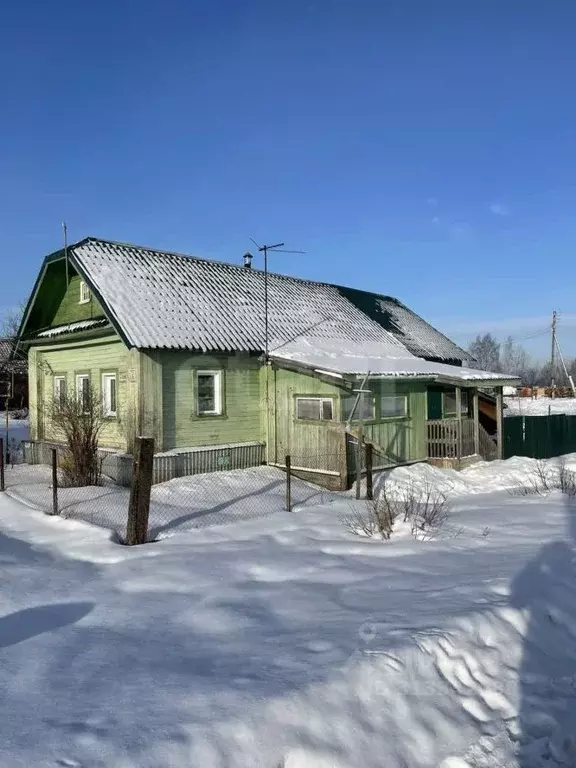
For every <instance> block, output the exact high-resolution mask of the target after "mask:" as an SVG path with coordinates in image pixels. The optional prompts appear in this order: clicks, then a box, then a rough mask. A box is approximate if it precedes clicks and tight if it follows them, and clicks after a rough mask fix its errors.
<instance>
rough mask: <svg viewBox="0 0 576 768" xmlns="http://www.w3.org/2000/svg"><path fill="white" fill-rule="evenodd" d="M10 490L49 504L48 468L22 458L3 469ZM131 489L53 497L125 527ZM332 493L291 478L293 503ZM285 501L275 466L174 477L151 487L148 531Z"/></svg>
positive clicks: (247, 513) (185, 526) (252, 512)
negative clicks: (5, 469) (29, 462)
mask: <svg viewBox="0 0 576 768" xmlns="http://www.w3.org/2000/svg"><path fill="white" fill-rule="evenodd" d="M6 487H7V489H8V492H9V493H10V495H11V496H14V497H15V498H17V499H18V500H19V501H22V502H24V503H25V504H27V505H29V506H31V507H34V508H35V509H39V510H42V511H43V512H51V510H52V470H51V468H50V467H47V466H42V465H34V466H31V465H28V464H22V465H19V466H15V467H13V468H10V469H9V470H8V471H7V472H6ZM129 497H130V491H129V489H127V488H121V487H119V486H117V485H115V484H114V483H112V482H111V481H108V482H107V483H106V484H105V485H103V486H102V487H88V488H60V489H59V490H58V503H59V509H60V513H61V514H62V516H63V517H67V518H70V519H74V520H84V521H85V522H87V523H92V524H93V525H99V526H102V527H104V528H109V529H110V530H113V531H115V532H116V533H117V534H118V536H119V537H120V538H123V537H124V536H125V533H126V522H127V519H128V501H129ZM333 497H334V494H331V493H330V492H329V491H325V490H323V489H322V488H318V487H317V486H315V485H311V484H309V483H305V482H303V481H302V480H298V478H293V479H292V504H293V506H294V508H295V509H298V508H300V507H309V506H317V505H318V504H324V503H327V502H329V501H330V499H331V498H333ZM285 507H286V475H285V474H284V473H283V472H282V471H281V470H279V469H275V468H274V467H254V468H252V469H236V470H229V471H223V472H214V473H212V474H205V475H194V476H192V477H179V478H176V479H174V480H170V481H169V482H167V483H161V484H159V485H155V486H153V487H152V497H151V504H150V519H149V532H150V538H151V539H163V538H166V537H167V536H173V535H175V534H180V533H182V532H184V531H190V530H194V529H196V528H206V527H211V526H214V525H227V524H230V523H233V522H241V521H246V520H254V519H257V518H260V517H266V516H268V515H271V514H274V513H275V512H280V511H282V510H284V509H285Z"/></svg>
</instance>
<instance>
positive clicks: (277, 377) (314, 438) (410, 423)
mask: <svg viewBox="0 0 576 768" xmlns="http://www.w3.org/2000/svg"><path fill="white" fill-rule="evenodd" d="M269 377H270V393H271V394H270V399H271V403H270V409H269V412H268V413H269V419H268V425H267V432H268V436H269V440H270V450H269V458H268V460H269V461H270V462H273V463H278V464H283V463H284V457H285V455H286V454H288V453H289V454H290V455H291V457H292V463H293V465H295V466H308V467H310V468H319V469H320V468H324V469H326V470H330V471H337V470H339V469H340V468H341V466H342V464H341V462H342V458H343V457H342V454H343V452H344V450H345V446H344V442H343V440H342V428H343V426H344V424H343V422H342V421H341V397H343V396H344V397H345V396H346V395H347V394H348V393H349V390H347V389H344V388H343V387H342V386H339V385H338V384H332V383H330V382H328V381H325V380H321V379H318V378H317V377H314V376H312V375H308V374H305V373H297V372H293V371H286V370H283V369H280V368H279V369H275V370H272V371H270V373H269ZM370 387H371V389H372V391H373V392H374V395H375V396H376V397H377V398H378V397H379V396H380V395H381V394H390V395H397V394H405V395H406V396H407V397H408V418H404V419H385V420H384V421H375V422H373V423H370V424H366V425H365V427H364V432H365V435H366V437H368V438H369V439H372V440H374V441H375V442H376V443H378V444H379V445H381V446H383V447H384V448H385V449H386V453H387V455H388V456H389V458H390V460H391V461H394V462H404V461H414V460H420V459H422V460H424V459H426V456H427V453H426V451H427V443H426V440H427V434H426V385H425V383H423V382H416V381H415V382H372V383H371V385H370ZM296 395H323V396H327V397H333V398H334V414H335V420H334V422H333V423H332V425H330V424H329V423H327V422H313V421H302V420H298V419H296V417H295V396H296ZM376 414H377V415H378V410H377V412H376ZM353 426H356V425H353Z"/></svg>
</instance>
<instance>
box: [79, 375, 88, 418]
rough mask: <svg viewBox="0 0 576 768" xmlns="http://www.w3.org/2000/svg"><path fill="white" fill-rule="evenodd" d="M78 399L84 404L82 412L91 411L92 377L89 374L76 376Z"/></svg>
mask: <svg viewBox="0 0 576 768" xmlns="http://www.w3.org/2000/svg"><path fill="white" fill-rule="evenodd" d="M76 397H77V398H78V400H79V402H80V403H81V404H82V412H83V413H88V411H89V410H90V376H88V374H87V373H79V374H78V376H76Z"/></svg>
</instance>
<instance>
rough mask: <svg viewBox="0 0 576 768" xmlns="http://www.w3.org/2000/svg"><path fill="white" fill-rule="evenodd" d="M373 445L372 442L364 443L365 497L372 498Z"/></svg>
mask: <svg viewBox="0 0 576 768" xmlns="http://www.w3.org/2000/svg"><path fill="white" fill-rule="evenodd" d="M373 450H374V449H373V446H372V443H366V498H367V499H368V500H370V501H371V500H372V499H373V498H374V486H373V484H372V465H373V463H374V462H373Z"/></svg>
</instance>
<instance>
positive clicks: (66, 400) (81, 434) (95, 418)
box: [44, 387, 105, 487]
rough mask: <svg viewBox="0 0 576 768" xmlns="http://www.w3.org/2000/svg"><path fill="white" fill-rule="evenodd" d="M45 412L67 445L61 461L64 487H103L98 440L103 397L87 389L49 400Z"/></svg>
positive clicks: (100, 428)
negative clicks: (101, 398) (101, 399)
mask: <svg viewBox="0 0 576 768" xmlns="http://www.w3.org/2000/svg"><path fill="white" fill-rule="evenodd" d="M44 410H45V414H46V416H47V418H48V419H49V420H50V422H51V424H52V426H53V429H54V431H55V433H56V434H59V435H62V437H63V438H64V440H65V442H66V447H65V448H64V450H63V451H62V452H60V454H59V461H58V463H59V467H60V470H61V473H62V476H63V481H64V484H65V485H67V486H69V487H82V486H86V485H101V483H102V458H101V457H100V456H99V455H98V438H99V436H100V432H101V430H102V427H103V425H104V421H105V418H104V415H103V408H102V403H101V401H100V398H99V397H97V396H96V395H95V394H94V392H93V390H92V388H91V387H88V389H85V390H84V391H83V392H81V393H76V392H72V393H69V394H68V393H66V394H62V395H61V396H60V397H59V398H58V399H54V400H52V401H49V402H48V403H47V404H46V406H45V409H44Z"/></svg>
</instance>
